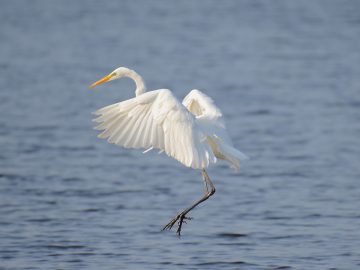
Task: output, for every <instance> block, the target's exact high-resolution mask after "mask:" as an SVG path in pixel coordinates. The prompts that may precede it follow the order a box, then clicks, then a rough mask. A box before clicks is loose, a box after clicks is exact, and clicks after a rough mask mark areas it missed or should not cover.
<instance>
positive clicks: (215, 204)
mask: <svg viewBox="0 0 360 270" xmlns="http://www.w3.org/2000/svg"><path fill="white" fill-rule="evenodd" d="M359 48H360V2H359V1H356V0H354V1H313V0H311V1H310V0H309V1H285V0H284V1H266V0H263V1H253V0H249V1H172V2H171V3H170V2H169V1H145V0H144V1H95V0H94V1H69V0H64V1H46V0H37V1H20V0H16V1H1V8H0V72H1V76H0V269H2V270H3V269H6V270H7V269H94V270H95V269H96V270H97V269H217V270H218V269H360V212H359V209H360V185H359V179H360V166H359V165H360V79H359V78H360V77H359V75H360V65H359V63H360V50H359ZM118 66H128V67H130V68H133V69H135V70H136V71H138V72H139V73H140V74H141V75H142V76H143V77H144V79H145V80H146V82H147V86H148V88H149V89H158V88H170V89H171V90H173V91H174V93H175V94H176V95H177V96H178V97H179V98H182V97H183V96H185V95H186V94H187V92H188V91H189V90H191V89H193V88H198V89H201V90H203V91H204V92H206V93H207V94H208V95H210V96H211V97H213V99H214V100H215V102H216V104H217V105H218V106H219V107H220V108H222V110H223V113H224V115H225V117H226V120H227V125H228V130H229V133H230V135H231V137H232V138H233V140H234V144H235V145H236V146H237V147H238V148H239V149H240V150H242V151H243V152H244V153H246V154H247V155H249V156H250V157H251V159H250V160H249V161H247V162H244V164H243V166H242V169H241V171H240V173H234V172H232V171H231V170H230V169H229V168H227V166H226V165H225V164H222V163H221V164H219V165H217V166H215V167H212V168H210V170H209V174H210V177H211V178H212V180H213V182H214V184H215V186H216V188H217V193H216V194H215V195H214V196H213V197H212V198H211V199H209V200H208V201H206V202H205V203H204V204H202V205H200V206H199V207H198V208H196V209H195V210H194V211H193V212H192V214H191V216H192V217H193V218H194V219H193V220H191V221H190V222H189V223H188V224H185V225H184V228H183V236H182V237H181V238H180V239H178V237H176V235H175V232H174V231H171V232H161V231H160V230H161V228H162V226H163V225H165V224H166V223H167V222H168V221H169V220H170V219H171V218H172V217H173V216H174V215H175V214H176V213H177V212H178V211H179V210H180V209H182V208H184V207H185V206H188V205H189V204H190V203H191V202H192V201H193V200H195V199H196V198H198V197H199V196H200V195H201V194H202V188H203V186H202V185H203V184H202V180H201V178H200V173H199V172H198V171H194V170H191V169H188V168H185V167H183V166H181V164H179V163H177V162H176V161H173V160H171V159H169V158H167V157H166V156H165V155H158V154H157V153H156V152H150V153H148V154H146V155H143V154H142V153H141V151H136V150H128V149H122V148H119V147H116V146H114V145H110V144H107V143H106V141H104V140H100V139H98V138H97V137H96V135H97V134H96V131H94V130H93V129H92V126H93V123H92V122H91V118H92V115H91V112H93V111H95V110H96V109H98V108H100V107H102V106H105V105H108V104H111V103H114V102H117V101H120V100H124V99H128V98H130V97H132V96H133V95H134V85H133V83H132V82H131V81H130V80H121V81H117V82H112V83H109V84H107V85H104V86H103V87H99V88H98V89H96V90H89V89H88V88H87V86H88V85H89V84H90V83H92V82H94V81H95V80H97V79H99V78H100V77H102V76H103V75H105V74H107V73H108V72H110V71H111V70H112V69H114V68H116V67H118Z"/></svg>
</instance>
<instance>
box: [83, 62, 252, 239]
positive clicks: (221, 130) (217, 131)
mask: <svg viewBox="0 0 360 270" xmlns="http://www.w3.org/2000/svg"><path fill="white" fill-rule="evenodd" d="M122 77H128V78H131V79H133V80H134V82H135V84H136V90H135V97H134V98H131V99H129V100H125V101H122V102H119V103H115V104H112V105H109V106H106V107H104V108H102V109H99V110H98V111H96V112H95V114H96V115H98V118H96V119H94V121H95V122H98V123H99V124H98V126H97V127H96V128H95V129H97V130H102V133H101V134H99V135H98V137H100V138H103V139H107V140H108V142H109V143H113V144H117V145H119V146H123V147H126V148H145V149H147V150H145V151H144V153H145V152H147V151H149V150H151V149H153V148H156V149H160V152H162V151H163V152H165V153H166V154H167V155H168V156H170V157H172V158H174V159H176V160H178V161H179V162H181V163H182V164H183V165H185V166H187V167H191V168H193V169H200V170H201V173H202V178H203V180H204V193H205V194H204V195H203V197H201V198H200V199H199V200H198V201H196V202H195V203H194V204H193V205H191V206H190V207H188V208H186V209H185V210H183V211H182V212H180V213H179V214H178V215H176V216H175V218H173V219H172V220H171V221H170V222H169V223H168V224H166V225H165V226H164V228H163V230H165V229H167V230H170V229H171V228H172V227H173V226H174V224H175V223H176V222H177V221H178V228H177V231H176V232H177V234H178V235H179V236H180V233H181V228H182V225H183V222H184V221H185V220H189V219H190V218H188V217H187V216H186V215H187V214H188V213H189V212H190V211H191V210H192V209H194V208H195V207H196V206H197V205H199V204H200V203H202V202H203V201H205V200H207V199H208V198H209V197H210V196H212V195H213V194H214V193H215V187H214V185H213V183H212V182H211V180H210V178H209V175H208V174H207V172H206V170H205V169H206V168H207V167H208V166H209V165H210V163H216V161H217V159H221V160H225V161H227V162H228V163H229V164H230V166H231V167H233V168H235V169H239V166H240V160H243V159H246V158H247V157H246V156H245V155H244V154H243V153H241V152H240V151H238V150H237V149H235V148H234V147H233V144H232V142H231V139H230V137H229V136H228V134H227V132H226V127H225V123H224V120H223V117H222V113H221V111H220V109H219V108H218V107H217V106H215V104H214V102H213V100H212V99H211V98H210V97H208V96H207V95H205V94H204V93H202V92H201V91H199V90H196V89H194V90H191V91H190V93H189V94H188V95H187V96H186V97H185V98H184V100H183V102H182V104H181V103H180V102H179V101H178V100H177V99H176V97H175V96H174V95H173V94H172V93H171V91H170V90H168V89H159V90H154V91H150V92H145V90H146V87H145V83H144V81H143V79H142V78H141V76H140V75H139V74H137V73H136V72H135V71H133V70H131V69H128V68H125V67H119V68H117V69H115V70H114V71H113V72H111V73H110V74H109V75H107V76H105V77H104V78H102V79H100V80H98V81H97V82H95V83H93V84H92V85H90V88H93V87H95V86H97V85H99V84H102V83H104V82H107V81H112V80H115V79H119V78H122ZM185 223H186V222H185Z"/></svg>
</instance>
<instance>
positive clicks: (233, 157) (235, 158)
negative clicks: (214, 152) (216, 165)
mask: <svg viewBox="0 0 360 270" xmlns="http://www.w3.org/2000/svg"><path fill="white" fill-rule="evenodd" d="M221 150H222V152H223V153H226V154H225V155H224V159H225V160H226V161H227V162H229V164H230V167H231V168H233V169H234V170H235V171H239V170H240V162H241V161H244V160H247V159H249V158H248V156H246V155H245V154H244V153H242V152H240V151H239V150H237V149H236V148H234V147H232V146H229V145H226V144H222V145H221Z"/></svg>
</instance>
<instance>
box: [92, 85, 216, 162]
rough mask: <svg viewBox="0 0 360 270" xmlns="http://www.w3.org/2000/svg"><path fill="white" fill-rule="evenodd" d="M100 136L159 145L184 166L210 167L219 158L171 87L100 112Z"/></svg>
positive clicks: (135, 144) (126, 143)
mask: <svg viewBox="0 0 360 270" xmlns="http://www.w3.org/2000/svg"><path fill="white" fill-rule="evenodd" d="M96 115H98V117H97V118H96V119H95V121H96V122H98V123H99V124H98V125H97V127H96V129H99V130H103V132H102V133H101V134H99V137H101V138H105V139H108V141H109V142H110V143H114V144H117V145H120V146H124V147H128V148H146V149H151V148H157V149H160V150H162V151H164V152H165V153H166V154H167V155H169V156H171V157H173V158H175V159H177V160H178V161H180V162H181V163H183V164H184V165H186V166H188V167H192V168H196V169H201V168H204V167H207V166H208V165H209V163H210V162H214V160H215V157H214V154H213V152H212V149H211V147H210V146H209V145H208V144H207V142H206V141H205V140H202V139H201V138H203V137H205V134H203V131H202V130H201V128H200V127H199V126H198V125H197V124H196V121H195V118H194V116H193V115H192V114H191V113H190V112H189V111H188V110H187V109H186V108H185V107H184V106H183V105H182V104H181V103H180V102H179V101H178V100H177V99H176V98H175V97H174V96H173V95H172V93H171V92H170V91H169V90H167V89H161V90H156V91H151V92H147V93H144V94H142V95H139V96H137V97H135V98H132V99H130V100H126V101H123V102H119V103H116V104H113V105H110V106H106V107H104V108H102V109H99V110H98V111H96Z"/></svg>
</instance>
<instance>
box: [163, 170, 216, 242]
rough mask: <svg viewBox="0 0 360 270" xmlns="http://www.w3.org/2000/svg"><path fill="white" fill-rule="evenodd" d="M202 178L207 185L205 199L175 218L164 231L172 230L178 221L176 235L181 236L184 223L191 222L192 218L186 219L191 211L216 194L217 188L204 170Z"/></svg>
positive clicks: (201, 199) (202, 198)
mask: <svg viewBox="0 0 360 270" xmlns="http://www.w3.org/2000/svg"><path fill="white" fill-rule="evenodd" d="M201 173H202V177H203V180H204V184H205V194H204V196H203V197H201V198H200V199H199V200H198V201H196V202H195V203H194V204H193V205H191V206H190V207H188V208H186V209H185V210H183V211H182V212H181V213H180V214H178V215H177V216H176V217H175V218H173V219H172V220H171V221H170V222H169V223H168V224H166V225H165V226H164V228H163V230H171V228H172V227H173V226H174V224H175V223H176V221H178V229H177V231H176V233H177V234H178V235H179V236H180V234H181V228H182V224H183V222H185V223H186V220H190V219H191V218H188V217H186V215H187V213H189V212H190V211H191V210H193V209H194V208H195V207H196V206H197V205H199V204H200V203H202V202H204V201H206V200H207V199H209V198H210V197H211V196H212V195H213V194H214V193H215V191H216V190H215V187H214V184H213V183H212V182H211V180H210V177H209V175H208V174H207V172H206V171H205V169H203V170H202V172H201Z"/></svg>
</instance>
